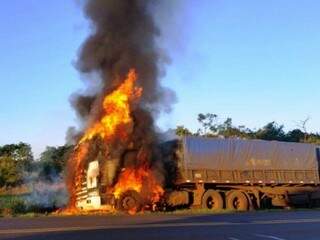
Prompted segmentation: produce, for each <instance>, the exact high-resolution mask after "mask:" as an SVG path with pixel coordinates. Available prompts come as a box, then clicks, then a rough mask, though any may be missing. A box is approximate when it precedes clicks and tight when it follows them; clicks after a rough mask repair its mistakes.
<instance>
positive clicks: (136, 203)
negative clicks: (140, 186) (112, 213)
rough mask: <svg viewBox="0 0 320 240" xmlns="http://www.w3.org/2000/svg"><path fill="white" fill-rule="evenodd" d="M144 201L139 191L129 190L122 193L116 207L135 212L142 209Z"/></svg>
mask: <svg viewBox="0 0 320 240" xmlns="http://www.w3.org/2000/svg"><path fill="white" fill-rule="evenodd" d="M142 207H143V201H142V198H141V196H140V195H139V193H138V192H136V191H134V190H129V191H126V192H124V193H123V194H121V196H120V198H119V199H118V200H117V204H116V208H117V210H119V211H124V212H128V213H135V212H139V211H141V209H142Z"/></svg>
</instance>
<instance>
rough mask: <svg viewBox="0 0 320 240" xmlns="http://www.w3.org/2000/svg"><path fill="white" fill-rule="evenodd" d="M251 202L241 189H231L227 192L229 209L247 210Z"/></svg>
mask: <svg viewBox="0 0 320 240" xmlns="http://www.w3.org/2000/svg"><path fill="white" fill-rule="evenodd" d="M248 207H249V202H248V199H247V197H246V195H245V194H244V193H243V192H241V191H231V192H230V193H228V194H227V209H229V210H235V211H247V210H248Z"/></svg>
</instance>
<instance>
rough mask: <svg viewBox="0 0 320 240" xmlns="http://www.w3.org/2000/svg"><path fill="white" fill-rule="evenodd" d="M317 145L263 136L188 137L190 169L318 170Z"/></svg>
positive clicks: (186, 149)
mask: <svg viewBox="0 0 320 240" xmlns="http://www.w3.org/2000/svg"><path fill="white" fill-rule="evenodd" d="M316 148H317V146H316V145H312V144H303V143H287V142H278V141H263V140H241V139H219V138H203V137H190V136H189V137H185V138H184V139H183V153H184V161H185V162H184V164H185V168H186V169H195V170H199V169H207V170H318V161H317V154H316Z"/></svg>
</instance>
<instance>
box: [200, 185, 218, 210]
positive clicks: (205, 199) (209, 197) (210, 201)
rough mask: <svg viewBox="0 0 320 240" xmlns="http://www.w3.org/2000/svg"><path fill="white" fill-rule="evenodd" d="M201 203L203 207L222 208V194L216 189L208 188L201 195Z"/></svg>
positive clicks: (210, 208)
mask: <svg viewBox="0 0 320 240" xmlns="http://www.w3.org/2000/svg"><path fill="white" fill-rule="evenodd" d="M201 205H202V208H205V209H209V210H220V209H222V208H223V199H222V196H221V194H220V193H219V192H217V191H214V190H208V191H206V192H205V193H204V194H203V196H202V201H201Z"/></svg>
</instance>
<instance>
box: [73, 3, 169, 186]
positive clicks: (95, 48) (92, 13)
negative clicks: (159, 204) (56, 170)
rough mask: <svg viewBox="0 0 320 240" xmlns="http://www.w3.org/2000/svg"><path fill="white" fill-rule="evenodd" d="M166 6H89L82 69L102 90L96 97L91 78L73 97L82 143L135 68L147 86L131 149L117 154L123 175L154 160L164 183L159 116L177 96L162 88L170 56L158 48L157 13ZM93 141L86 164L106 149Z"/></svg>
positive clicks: (127, 146) (135, 111) (135, 119)
mask: <svg viewBox="0 0 320 240" xmlns="http://www.w3.org/2000/svg"><path fill="white" fill-rule="evenodd" d="M160 4H161V1H153V0H87V1H85V2H84V12H85V16H86V17H87V18H88V20H89V21H90V27H91V34H90V36H89V37H88V38H87V40H86V41H85V42H84V44H83V46H82V47H81V51H80V53H79V57H78V61H77V64H76V66H77V68H78V69H79V71H80V72H81V73H82V74H83V75H84V76H92V75H95V76H97V75H98V76H99V78H100V79H101V87H100V90H99V91H98V92H96V93H94V94H92V93H90V91H89V89H90V84H92V85H93V84H96V79H93V78H90V77H89V78H86V81H87V82H88V83H89V84H88V85H89V87H88V91H87V92H85V93H84V94H75V95H73V97H72V99H71V100H72V101H71V102H72V105H73V107H74V109H75V110H76V113H77V116H78V117H79V119H80V120H81V122H82V127H83V129H80V133H77V134H75V132H74V131H69V132H72V133H73V135H74V136H75V142H76V141H77V138H79V137H80V136H81V130H85V128H86V127H88V126H90V123H92V122H95V121H96V120H97V119H99V118H100V117H101V114H102V113H101V111H102V109H101V105H102V104H101V103H102V99H103V98H104V96H106V95H107V94H109V93H110V92H111V91H112V90H114V89H115V88H117V87H118V86H119V85H120V84H121V83H122V81H123V80H124V79H125V78H126V75H127V73H128V71H129V70H130V69H135V70H136V72H137V74H138V80H137V85H138V86H139V87H142V88H143V94H142V97H141V100H140V102H139V104H138V106H135V108H134V109H133V110H132V118H133V122H134V126H133V131H132V133H131V136H130V139H129V141H128V142H127V143H126V144H125V145H123V144H122V145H121V147H119V144H118V145H117V147H114V146H113V147H111V148H112V149H113V151H114V152H116V154H115V155H116V156H120V159H119V162H118V166H119V167H118V172H119V169H121V168H122V167H126V166H131V167H132V166H133V167H134V166H135V165H137V166H138V165H139V164H141V161H148V164H149V165H150V166H151V168H152V169H153V170H154V171H155V172H156V175H157V177H159V179H161V178H162V179H161V181H162V182H163V174H162V170H161V169H162V164H161V161H159V159H158V158H157V157H154V156H155V155H157V154H154V151H155V146H156V145H157V144H158V134H157V133H156V131H155V126H154V118H155V117H156V116H158V114H159V113H160V112H161V111H163V110H167V109H170V105H171V103H172V100H173V99H175V97H174V96H175V95H174V93H173V92H172V91H171V90H169V89H167V88H164V87H162V86H161V84H160V77H161V76H163V73H164V71H163V66H164V64H165V60H166V59H167V57H164V56H165V55H164V53H163V51H162V50H160V48H159V47H158V46H157V38H158V37H159V36H160V30H159V28H158V27H157V26H156V24H155V21H154V19H153V14H152V11H155V10H156V9H157V6H160ZM159 9H161V8H159ZM92 73H93V74H92ZM92 142H93V143H90V144H91V147H90V149H92V150H90V151H91V153H90V154H89V155H88V157H87V158H89V159H87V160H86V161H90V160H93V159H91V158H94V157H96V156H97V155H99V153H98V152H99V151H103V149H104V147H103V146H101V141H100V140H93V141H92ZM97 145H98V147H97ZM109 149H110V148H109ZM142 152H143V154H142ZM100 155H101V154H100ZM111 155H112V153H111ZM90 156H91V157H90ZM103 156H106V155H105V154H104V155H103ZM108 156H110V152H108ZM141 156H143V157H141ZM140 158H143V159H140ZM69 165H70V164H69ZM71 168H72V166H71ZM69 171H70V169H69ZM71 175H72V174H71Z"/></svg>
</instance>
